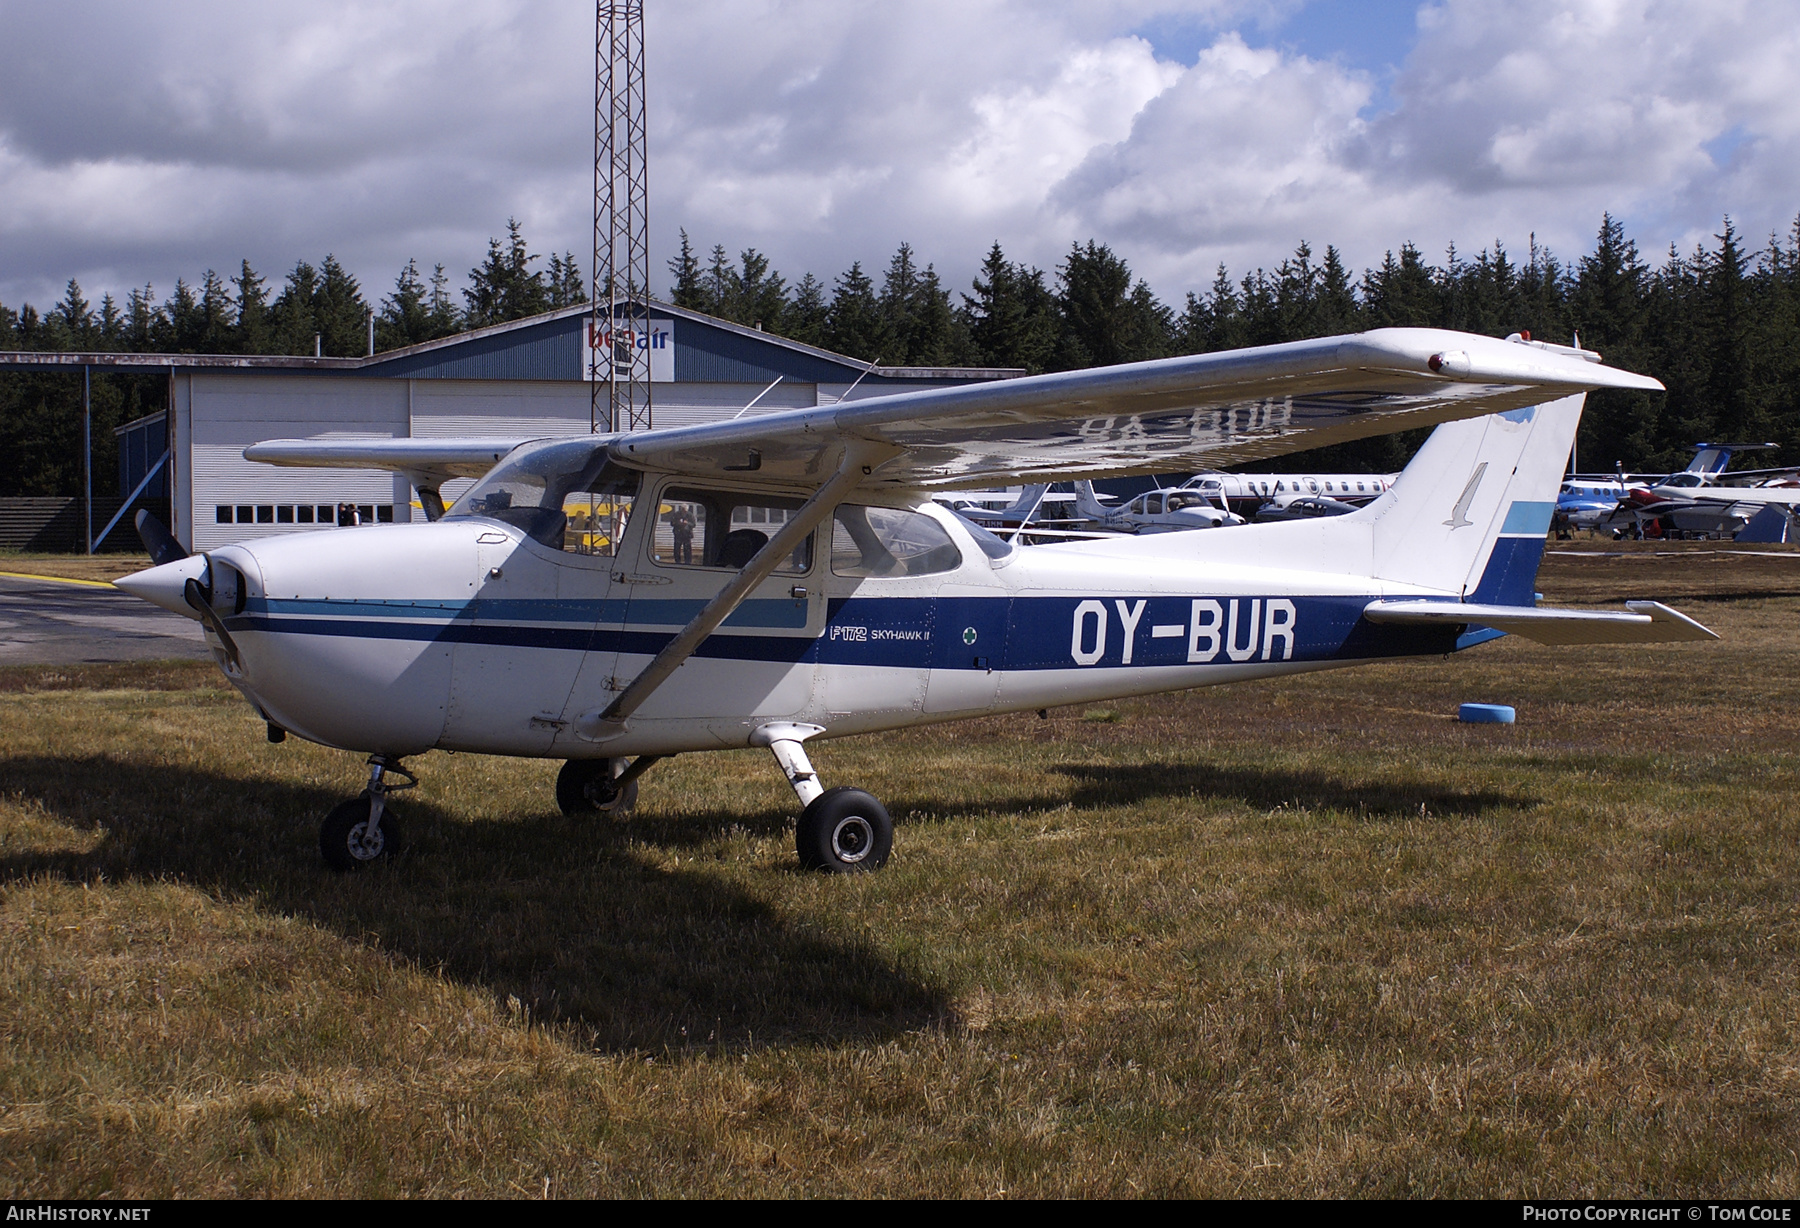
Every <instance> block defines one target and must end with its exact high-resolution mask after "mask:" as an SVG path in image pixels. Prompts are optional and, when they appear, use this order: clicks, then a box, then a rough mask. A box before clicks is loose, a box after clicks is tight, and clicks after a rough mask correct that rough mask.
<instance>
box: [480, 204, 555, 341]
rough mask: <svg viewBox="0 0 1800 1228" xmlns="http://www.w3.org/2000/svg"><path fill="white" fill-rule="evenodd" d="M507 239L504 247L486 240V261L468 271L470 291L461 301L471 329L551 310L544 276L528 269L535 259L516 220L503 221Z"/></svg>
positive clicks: (497, 241)
mask: <svg viewBox="0 0 1800 1228" xmlns="http://www.w3.org/2000/svg"><path fill="white" fill-rule="evenodd" d="M506 236H507V238H506V246H505V247H504V248H502V247H501V246H500V240H498V239H489V240H488V254H487V259H486V260H484V261H483V262H482V263H481V265H480V266H479V267H477V268H473V269H470V270H469V288H468V289H467V290H464V291H463V298H464V299H465V300H467V302H468V305H469V309H468V325H469V327H470V328H485V327H486V326H488V325H490V324H503V323H505V322H506V321H508V320H521V319H524V318H525V317H526V316H534V315H538V314H540V313H542V312H545V311H548V310H549V309H550V294H549V289H548V287H546V286H545V284H544V275H543V274H542V273H535V272H533V271H532V269H531V262H532V261H534V260H536V259H538V257H536V256H534V255H532V254H531V252H530V251H529V250H528V249H527V248H526V245H525V236H524V234H523V233H522V232H521V230H520V227H519V223H518V221H517V219H515V218H510V217H509V218H507V219H506Z"/></svg>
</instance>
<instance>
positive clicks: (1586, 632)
mask: <svg viewBox="0 0 1800 1228" xmlns="http://www.w3.org/2000/svg"><path fill="white" fill-rule="evenodd" d="M1363 617H1364V618H1366V619H1368V620H1369V621H1370V622H1372V623H1402V624H1411V625H1413V626H1420V627H1446V626H1476V627H1492V628H1493V629H1494V630H1496V631H1504V632H1506V633H1507V634H1508V635H1517V636H1521V637H1523V638H1525V639H1528V640H1533V641H1535V642H1537V643H1539V644H1670V643H1679V642H1683V641H1691V640H1716V639H1718V638H1719V637H1718V636H1717V635H1715V634H1714V633H1713V632H1711V631H1708V630H1707V629H1706V628H1705V627H1702V626H1701V625H1700V624H1699V623H1697V622H1695V621H1694V620H1693V619H1691V618H1689V617H1688V616H1687V615H1685V614H1682V613H1679V612H1677V611H1675V610H1671V609H1670V608H1669V607H1668V606H1666V605H1663V604H1662V603H1661V602H1657V601H1627V602H1626V603H1625V611H1615V610H1545V609H1538V608H1536V607H1533V606H1515V605H1473V604H1470V603H1468V602H1462V601H1371V602H1370V603H1369V604H1368V605H1366V606H1364V607H1363Z"/></svg>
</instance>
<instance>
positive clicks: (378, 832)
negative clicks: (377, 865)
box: [319, 790, 400, 870]
mask: <svg viewBox="0 0 1800 1228" xmlns="http://www.w3.org/2000/svg"><path fill="white" fill-rule="evenodd" d="M399 851H400V822H399V818H398V816H396V815H395V814H394V808H393V807H392V806H391V805H384V806H383V807H382V811H381V822H379V823H377V824H375V825H374V828H373V830H371V829H370V825H369V794H368V792H367V791H366V790H365V791H364V792H363V793H362V795H361V796H360V797H357V798H355V799H354V800H352V801H348V802H344V803H343V804H342V805H340V806H337V807H336V808H334V809H333V810H332V812H331V813H330V814H328V815H326V816H325V822H324V824H323V825H321V826H320V828H319V852H321V853H323V854H324V855H325V864H327V865H329V866H330V867H331V868H332V869H334V870H360V869H362V868H363V867H364V866H366V865H368V864H369V863H370V862H371V861H379V860H380V859H381V858H383V857H392V856H393V855H394V854H395V853H398V852H399Z"/></svg>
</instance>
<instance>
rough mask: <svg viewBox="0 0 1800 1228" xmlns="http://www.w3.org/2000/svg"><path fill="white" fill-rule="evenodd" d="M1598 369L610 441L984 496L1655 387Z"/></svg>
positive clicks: (1564, 354) (1324, 364)
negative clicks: (845, 469) (849, 470)
mask: <svg viewBox="0 0 1800 1228" xmlns="http://www.w3.org/2000/svg"><path fill="white" fill-rule="evenodd" d="M1595 357H1597V356H1594V355H1590V354H1587V353H1586V352H1583V351H1577V350H1574V349H1571V348H1568V347H1562V346H1548V345H1545V344H1543V343H1541V342H1518V341H1501V340H1498V339H1496V338H1492V337H1479V336H1474V335H1472V334H1469V333H1457V332H1449V331H1445V330H1441V329H1415V328H1393V329H1377V330H1375V331H1373V332H1368V333H1360V334H1355V335H1351V336H1344V337H1327V338H1321V339H1318V340H1313V341H1296V342H1290V343H1288V344H1284V345H1271V346H1262V347H1259V348H1255V349H1247V350H1233V351H1227V352H1224V353H1218V354H1201V355H1196V356H1192V357H1184V358H1165V359H1158V360H1155V361H1151V362H1140V363H1128V364H1124V365H1121V366H1113V367H1099V368H1094V369H1090V370H1085V371H1069V372H1062V373H1058V374H1052V375H1038V376H1028V377H1025V378H1022V379H1015V380H1006V381H1004V382H1000V383H991V384H980V385H964V386H960V387H954V388H936V389H928V390H925V391H920V392H906V393H899V394H895V395H892V396H880V397H868V398H864V399H860V400H856V401H850V402H840V403H838V404H836V405H831V406H821V407H819V408H817V409H799V410H791V411H788V412H785V413H776V414H767V415H763V416H761V417H756V418H748V419H739V420H735V421H729V422H715V423H708V424H705V425H701V426H690V427H674V428H670V429H665V430H652V431H645V432H640V433H636V434H631V435H617V436H613V437H611V438H610V441H609V446H610V448H611V451H612V455H613V457H614V459H615V460H617V461H618V462H619V463H621V464H623V465H627V466H629V467H632V468H639V469H651V470H659V471H663V472H670V473H678V474H684V475H690V476H710V475H718V476H731V477H734V478H739V479H744V478H750V479H751V480H758V481H766V482H781V483H792V484H797V485H808V486H812V485H818V484H819V483H821V482H823V481H824V480H825V479H826V478H828V477H829V476H830V475H831V473H832V472H833V471H834V470H835V469H836V468H837V467H838V466H839V464H840V463H841V458H842V457H843V456H844V454H845V449H846V447H848V448H850V449H851V450H853V451H854V452H855V453H856V454H857V456H858V457H859V458H862V460H861V461H860V463H862V464H864V465H865V466H866V469H865V474H866V476H865V477H864V479H863V484H864V485H865V486H869V485H876V486H892V487H902V488H908V489H921V488H924V489H933V488H957V487H981V486H993V485H999V484H1010V483H1014V482H1020V481H1023V482H1034V481H1041V480H1048V479H1050V478H1052V477H1054V478H1057V479H1065V480H1066V479H1067V478H1069V477H1084V478H1094V477H1107V476H1122V475H1131V474H1141V473H1157V472H1174V471H1181V470H1193V469H1198V468H1217V467H1220V466H1227V465H1237V464H1243V463H1246V462H1251V461H1258V460H1264V459H1267V458H1269V457H1273V456H1280V455H1283V454H1286V453H1289V452H1298V451H1304V450H1307V449H1311V448H1317V447H1323V446H1325V445H1328V444H1335V443H1342V442H1345V441H1347V440H1352V439H1361V438H1365V437H1368V436H1372V435H1384V434H1390V433H1392V432H1395V431H1402V430H1408V429H1411V428H1413V427H1426V426H1435V425H1437V424H1439V423H1442V422H1449V421H1453V420H1455V419H1459V418H1472V417H1478V416H1480V415H1483V414H1491V413H1497V412H1501V411H1504V410H1510V409H1518V408H1520V407H1523V406H1527V405H1536V404H1540V403H1542V402H1545V401H1549V400H1552V399H1554V398H1556V397H1561V396H1565V395H1568V394H1569V393H1573V392H1580V391H1586V390H1591V389H1597V388H1634V389H1650V390H1655V389H1660V388H1661V387H1662V385H1661V384H1660V383H1658V382H1657V381H1656V380H1653V379H1650V378H1648V377H1646V376H1641V375H1633V374H1631V373H1629V372H1625V371H1619V370H1616V369H1613V368H1610V367H1605V366H1601V365H1599V364H1598V363H1597V362H1595V361H1593V359H1594V358H1595ZM475 442H480V443H482V444H484V445H485V446H486V449H487V453H492V452H494V451H497V450H498V449H499V447H500V446H501V444H502V443H505V442H511V443H519V442H524V441H523V440H515V441H498V440H488V441H454V440H446V441H430V440H392V441H370V442H368V443H361V444H352V443H351V442H349V441H342V442H334V443H331V444H325V443H317V442H314V441H309V440H281V441H274V442H270V443H262V444H257V445H254V446H253V447H250V448H247V449H245V452H244V455H245V457H246V458H248V459H250V460H255V461H267V462H269V463H273V464H309V465H326V466H331V467H340V466H344V465H348V464H353V463H354V464H359V465H364V466H374V467H378V468H388V469H393V470H395V471H397V472H402V473H407V474H409V476H410V475H412V474H418V475H420V476H426V477H429V476H437V475H447V474H449V473H451V472H455V473H457V474H459V475H463V476H466V475H467V471H466V470H461V469H458V470H454V471H453V470H452V469H451V466H452V465H453V464H459V463H471V464H472V463H473V461H474V460H475V459H476V452H477V451H479V450H480V449H474V450H472V451H470V452H469V453H467V454H466V462H465V461H461V460H458V459H457V458H458V457H463V456H464V455H465V454H462V453H456V452H455V451H454V446H453V445H455V446H461V445H462V444H470V445H471V447H472V445H473V443H475ZM433 449H439V450H441V451H433ZM351 458H355V459H354V460H352V459H351ZM496 459H497V458H496ZM440 480H441V477H440ZM415 482H416V479H415Z"/></svg>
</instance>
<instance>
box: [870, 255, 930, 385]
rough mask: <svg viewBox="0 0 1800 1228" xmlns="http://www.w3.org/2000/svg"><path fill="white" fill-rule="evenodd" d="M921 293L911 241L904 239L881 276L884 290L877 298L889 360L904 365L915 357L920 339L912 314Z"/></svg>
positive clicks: (882, 289)
mask: <svg viewBox="0 0 1800 1228" xmlns="http://www.w3.org/2000/svg"><path fill="white" fill-rule="evenodd" d="M918 293H919V271H918V269H917V268H916V267H915V266H914V264H913V255H912V244H910V243H904V242H903V243H901V244H900V247H899V250H898V251H896V252H895V253H894V256H893V259H891V260H889V261H888V267H887V272H886V274H884V275H883V277H882V279H881V294H880V295H879V296H878V297H877V299H876V300H875V301H876V306H877V310H879V311H880V312H881V328H882V331H883V332H884V333H885V334H886V335H887V338H888V349H889V350H890V351H891V352H890V353H889V354H888V356H887V358H886V360H885V361H887V362H891V363H894V364H896V365H905V364H906V363H909V362H911V361H912V355H913V352H914V350H915V348H916V347H917V343H918V339H917V337H916V336H915V335H914V334H915V332H916V331H917V323H916V321H915V320H914V314H913V313H914V310H915V308H916V306H917V303H916V299H917V297H918Z"/></svg>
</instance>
